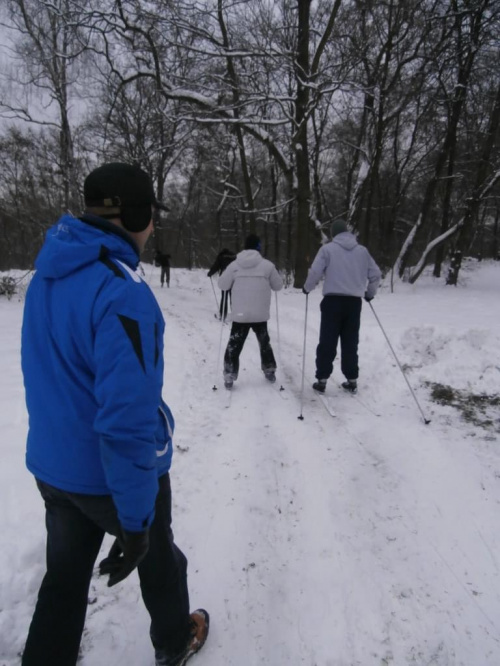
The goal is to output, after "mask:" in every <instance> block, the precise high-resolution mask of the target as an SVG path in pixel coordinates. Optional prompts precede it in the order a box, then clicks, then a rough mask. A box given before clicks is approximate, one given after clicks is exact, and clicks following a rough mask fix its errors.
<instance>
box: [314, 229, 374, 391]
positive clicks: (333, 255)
mask: <svg viewBox="0 0 500 666" xmlns="http://www.w3.org/2000/svg"><path fill="white" fill-rule="evenodd" d="M322 277H324V278H325V280H324V283H323V296H324V298H323V300H322V301H321V326H320V333H319V344H318V347H317V349H316V381H315V382H314V384H313V389H315V390H316V391H318V392H320V393H324V392H325V389H326V383H327V381H328V378H329V377H330V375H331V374H332V371H333V361H334V360H335V356H336V355H337V344H338V341H339V339H340V345H341V352H342V353H341V369H342V373H343V374H344V377H345V378H346V381H345V382H343V384H342V388H344V389H346V390H347V391H349V392H351V393H356V392H357V390H358V381H357V380H358V375H359V367H358V342H359V326H360V320H361V299H362V298H363V297H364V299H365V300H366V301H371V300H372V299H373V298H374V296H375V294H376V293H377V289H378V285H379V282H380V269H379V267H378V266H377V264H376V263H375V261H374V260H373V259H372V257H371V255H370V253H369V252H368V250H367V249H366V247H364V246H363V245H359V243H358V242H357V240H356V238H355V237H354V236H353V234H351V233H349V232H348V231H347V225H346V223H345V222H344V220H336V221H335V222H334V223H333V224H332V240H331V242H330V243H326V245H323V246H322V247H321V248H320V250H319V252H318V254H317V255H316V257H315V259H314V261H313V263H312V265H311V268H310V269H309V273H308V275H307V280H306V282H305V284H304V287H303V292H304V293H305V294H308V293H309V292H310V291H311V290H312V289H314V287H315V286H316V285H317V284H318V282H319V281H320V279H321V278H322Z"/></svg>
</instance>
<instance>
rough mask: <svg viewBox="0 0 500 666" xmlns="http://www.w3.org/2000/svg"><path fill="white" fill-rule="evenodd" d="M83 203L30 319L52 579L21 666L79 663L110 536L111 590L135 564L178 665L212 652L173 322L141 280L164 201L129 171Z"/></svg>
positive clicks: (30, 365)
mask: <svg viewBox="0 0 500 666" xmlns="http://www.w3.org/2000/svg"><path fill="white" fill-rule="evenodd" d="M84 197H85V205H86V211H85V214H84V215H82V216H81V217H80V218H76V217H73V216H71V215H64V216H63V217H62V218H61V219H60V220H59V222H58V223H57V224H56V225H55V226H54V227H52V229H50V230H49V231H48V233H47V237H46V240H45V244H44V246H43V247H42V250H41V251H40V253H39V255H38V257H37V259H36V272H35V275H34V277H33V279H32V281H31V284H30V286H29V289H28V292H27V295H26V303H25V310H24V319H23V327H22V370H23V375H24V384H25V390H26V403H27V407H28V413H29V433H28V441H27V452H26V464H27V467H28V469H29V470H30V471H31V472H32V473H33V475H34V476H35V478H36V483H37V485H38V488H39V491H40V493H41V495H42V497H43V499H44V502H45V507H46V527H47V550H46V566H47V570H46V574H45V576H44V578H43V581H42V584H41V587H40V591H39V594H38V601H37V604H36V608H35V612H34V615H33V619H32V622H31V625H30V629H29V633H28V637H27V641H26V645H25V648H24V653H23V657H22V665H23V666H42V665H43V664H47V666H48V665H50V666H74V665H75V664H76V663H77V660H78V651H79V647H80V641H81V637H82V631H83V628H84V622H85V614H86V610H87V597H88V590H89V585H90V580H91V576H92V570H93V567H94V563H95V560H96V558H97V555H98V553H99V549H100V547H101V544H102V541H103V538H104V535H105V534H106V533H109V534H112V535H114V536H115V537H116V540H115V542H114V543H113V545H112V547H111V550H110V551H109V555H108V557H107V558H105V559H104V560H103V561H102V562H101V563H100V572H101V574H103V575H109V580H108V585H109V586H111V585H116V584H117V583H119V582H120V581H122V580H123V579H124V578H126V577H127V576H128V575H129V574H130V573H131V572H132V571H133V570H134V569H135V568H136V567H137V569H138V573H139V579H140V583H141V592H142V597H143V600H144V603H145V605H146V608H147V610H148V612H149V615H150V617H151V628H150V635H151V640H152V643H153V646H154V649H155V656H156V665H157V666H177V665H178V664H184V663H185V659H186V658H187V656H189V655H190V654H193V653H194V652H196V651H197V650H198V649H199V648H200V647H201V646H202V645H203V643H204V641H205V639H206V637H207V634H208V623H209V618H208V614H207V613H206V611H204V610H203V609H200V610H198V611H195V612H194V613H192V614H191V615H190V612H189V594H188V588H187V580H186V579H187V560H186V557H185V556H184V554H183V553H182V552H181V550H180V549H179V548H178V547H177V546H176V544H175V543H174V540H173V536H172V530H171V491H170V478H169V468H170V463H171V458H172V433H173V429H174V420H173V417H172V414H171V412H170V410H169V408H168V407H167V405H166V404H165V403H164V402H163V400H162V396H161V392H162V384H163V332H164V327H165V322H164V320H163V316H162V313H161V310H160V308H159V306H158V303H157V302H156V299H155V298H154V296H153V294H152V292H151V290H150V289H149V287H148V285H147V284H146V283H145V282H144V281H143V280H142V279H141V277H140V276H139V275H138V274H137V272H136V268H137V265H138V262H139V255H140V252H141V251H142V250H143V249H144V246H145V244H146V241H147V239H148V238H149V236H150V234H151V232H152V229H153V227H152V219H151V218H152V211H153V209H154V208H160V207H162V204H160V203H159V202H158V201H156V198H155V195H154V191H153V186H152V183H151V180H150V178H149V176H148V175H147V174H146V173H145V172H144V171H142V170H141V169H139V168H138V167H135V166H131V165H128V164H123V163H111V164H105V165H103V166H101V167H99V168H98V169H95V170H94V171H93V172H92V173H90V174H89V176H88V177H87V178H86V180H85V184H84ZM75 295H77V296H78V297H77V298H76V297H75Z"/></svg>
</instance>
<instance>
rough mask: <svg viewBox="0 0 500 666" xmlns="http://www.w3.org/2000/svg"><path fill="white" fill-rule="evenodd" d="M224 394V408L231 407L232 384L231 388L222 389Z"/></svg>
mask: <svg viewBox="0 0 500 666" xmlns="http://www.w3.org/2000/svg"><path fill="white" fill-rule="evenodd" d="M224 391H225V392H226V395H225V396H224V409H229V408H230V407H231V400H232V398H233V391H234V386H233V388H231V389H226V388H225V389H224Z"/></svg>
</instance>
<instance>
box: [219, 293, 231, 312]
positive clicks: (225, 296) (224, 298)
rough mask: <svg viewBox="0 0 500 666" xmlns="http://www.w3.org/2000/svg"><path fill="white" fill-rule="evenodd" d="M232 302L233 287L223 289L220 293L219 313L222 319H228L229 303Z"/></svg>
mask: <svg viewBox="0 0 500 666" xmlns="http://www.w3.org/2000/svg"><path fill="white" fill-rule="evenodd" d="M230 302H231V289H229V290H228V291H222V292H221V295H220V306H219V314H220V318H221V319H226V317H227V311H228V309H229V303H230Z"/></svg>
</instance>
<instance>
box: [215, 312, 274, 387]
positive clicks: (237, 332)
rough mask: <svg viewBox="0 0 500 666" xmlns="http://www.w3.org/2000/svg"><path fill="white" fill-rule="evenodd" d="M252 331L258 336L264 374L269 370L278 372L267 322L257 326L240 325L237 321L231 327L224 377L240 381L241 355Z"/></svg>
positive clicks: (225, 357) (225, 356)
mask: <svg viewBox="0 0 500 666" xmlns="http://www.w3.org/2000/svg"><path fill="white" fill-rule="evenodd" d="M250 329H252V331H253V332H254V333H255V335H256V336H257V341H258V343H259V348H260V366H261V368H262V370H263V371H264V372H266V371H267V370H276V360H275V358H274V354H273V350H272V347H271V341H270V339H269V333H268V332H267V321H262V322H259V323H256V324H240V323H239V322H236V321H235V322H233V325H232V326H231V335H230V336H229V342H228V343H227V347H226V353H225V354H224V377H226V378H228V379H229V378H230V379H233V380H235V379H238V372H239V369H240V354H241V350H242V349H243V345H244V344H245V340H246V339H247V336H248V332H249V331H250Z"/></svg>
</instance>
